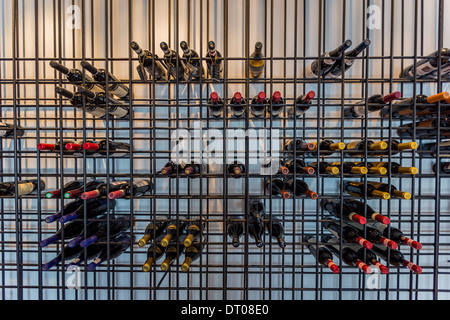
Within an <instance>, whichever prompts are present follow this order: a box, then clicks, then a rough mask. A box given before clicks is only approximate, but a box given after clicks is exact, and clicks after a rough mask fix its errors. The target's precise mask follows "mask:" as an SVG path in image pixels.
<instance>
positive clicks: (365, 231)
mask: <svg viewBox="0 0 450 320" xmlns="http://www.w3.org/2000/svg"><path fill="white" fill-rule="evenodd" d="M348 224H349V225H351V226H352V227H353V228H354V229H355V230H356V231H357V232H358V234H359V236H364V235H365V237H366V238H367V240H369V241H370V242H372V243H373V244H382V245H384V246H386V247H389V248H391V249H397V248H398V244H397V243H396V242H395V241H393V240H391V239H388V238H386V237H384V236H383V234H382V233H381V232H380V230H378V229H376V228H374V227H371V226H370V225H368V224H366V225H364V226H362V225H359V224H356V223H353V222H349V223H348ZM374 247H375V246H374ZM368 249H372V248H368Z"/></svg>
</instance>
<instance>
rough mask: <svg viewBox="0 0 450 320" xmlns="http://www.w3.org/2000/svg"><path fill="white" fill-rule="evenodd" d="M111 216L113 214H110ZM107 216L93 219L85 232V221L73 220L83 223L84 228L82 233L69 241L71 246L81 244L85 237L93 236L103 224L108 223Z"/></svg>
mask: <svg viewBox="0 0 450 320" xmlns="http://www.w3.org/2000/svg"><path fill="white" fill-rule="evenodd" d="M110 217H111V215H110ZM106 219H107V217H106V216H102V217H100V218H96V219H95V220H93V221H90V222H89V223H88V224H87V225H86V232H84V222H83V221H73V222H71V224H72V223H80V224H82V225H83V229H82V230H81V231H80V233H79V234H78V235H77V236H76V237H74V238H73V239H72V240H70V242H69V243H68V246H69V247H71V248H72V247H75V246H76V245H77V244H79V243H80V242H81V241H83V239H85V238H89V237H91V236H93V235H94V234H95V233H96V232H97V231H98V230H99V229H100V228H101V227H102V226H103V225H105V224H106Z"/></svg>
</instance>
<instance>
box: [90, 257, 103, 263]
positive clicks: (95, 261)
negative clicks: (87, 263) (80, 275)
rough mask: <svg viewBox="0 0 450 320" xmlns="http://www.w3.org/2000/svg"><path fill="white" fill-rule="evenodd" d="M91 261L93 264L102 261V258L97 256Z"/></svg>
mask: <svg viewBox="0 0 450 320" xmlns="http://www.w3.org/2000/svg"><path fill="white" fill-rule="evenodd" d="M92 262H93V263H95V264H99V263H100V262H102V259H100V258H97V259H95V260H94V261H92Z"/></svg>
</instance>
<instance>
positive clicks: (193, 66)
mask: <svg viewBox="0 0 450 320" xmlns="http://www.w3.org/2000/svg"><path fill="white" fill-rule="evenodd" d="M180 47H181V49H182V50H183V62H184V65H185V69H184V80H186V81H191V80H198V79H200V78H201V77H202V75H203V74H204V73H205V70H204V68H203V66H202V63H201V60H200V56H199V54H198V53H197V52H196V51H194V50H192V49H190V48H189V46H188V44H187V42H186V41H181V42H180Z"/></svg>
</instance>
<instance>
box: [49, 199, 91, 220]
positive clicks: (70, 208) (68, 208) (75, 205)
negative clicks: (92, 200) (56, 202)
mask: <svg viewBox="0 0 450 320" xmlns="http://www.w3.org/2000/svg"><path fill="white" fill-rule="evenodd" d="M81 206H84V201H83V200H81V199H80V200H75V201H72V202H69V203H66V204H65V205H64V208H63V210H61V211H59V212H57V213H55V214H53V215H50V216H48V217H46V218H45V222H47V223H51V222H53V221H55V220H57V219H59V218H61V216H62V215H63V213H64V214H68V213H72V212H74V211H76V210H77V209H79V208H80V207H81Z"/></svg>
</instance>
